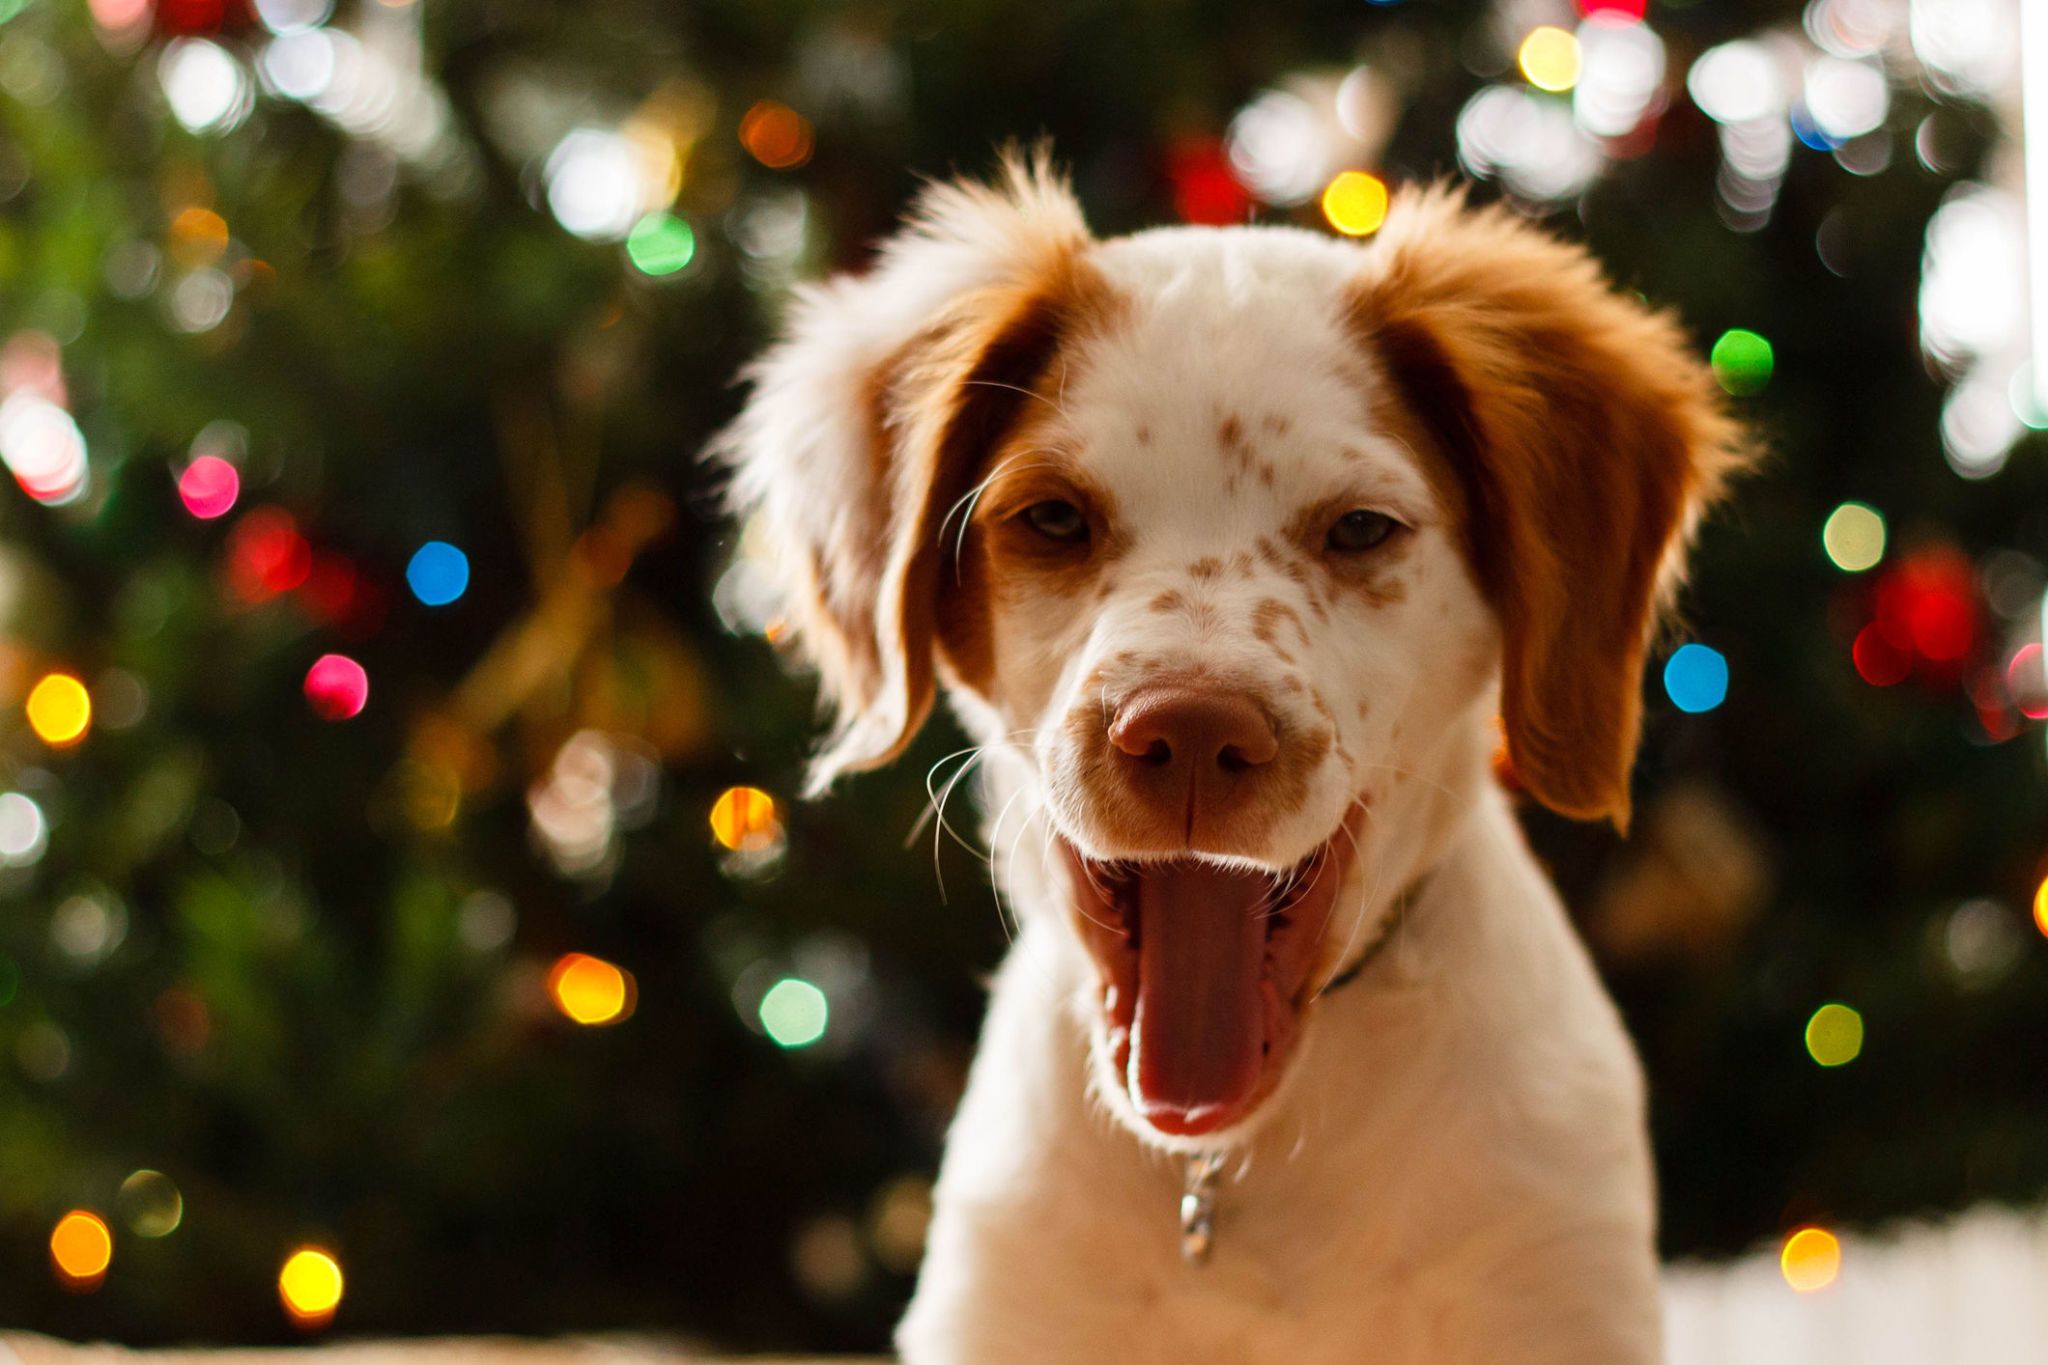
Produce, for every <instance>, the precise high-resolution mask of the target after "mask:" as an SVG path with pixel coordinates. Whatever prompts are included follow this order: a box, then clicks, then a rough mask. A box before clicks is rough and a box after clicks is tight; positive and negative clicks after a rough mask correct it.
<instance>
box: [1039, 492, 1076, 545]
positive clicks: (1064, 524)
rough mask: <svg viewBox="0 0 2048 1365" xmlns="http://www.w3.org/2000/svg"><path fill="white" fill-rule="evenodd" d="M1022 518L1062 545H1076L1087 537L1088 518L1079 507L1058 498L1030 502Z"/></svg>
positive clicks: (1041, 533)
mask: <svg viewBox="0 0 2048 1365" xmlns="http://www.w3.org/2000/svg"><path fill="white" fill-rule="evenodd" d="M1024 520H1025V522H1026V524H1028V525H1029V526H1030V527H1031V529H1032V530H1034V531H1036V532H1038V534H1040V535H1042V536H1044V537H1045V538H1046V539H1047V540H1056V541H1058V542H1059V543H1061V544H1062V545H1078V544H1079V543H1081V542H1082V541H1084V540H1086V539H1088V518H1087V517H1085V516H1083V515H1082V514H1081V509H1080V508H1078V507H1076V506H1074V504H1072V503H1071V502H1065V501H1062V500H1061V499H1059V498H1049V499H1047V500H1046V501H1044V502H1034V503H1032V504H1031V505H1030V506H1029V507H1027V508H1025V509H1024Z"/></svg>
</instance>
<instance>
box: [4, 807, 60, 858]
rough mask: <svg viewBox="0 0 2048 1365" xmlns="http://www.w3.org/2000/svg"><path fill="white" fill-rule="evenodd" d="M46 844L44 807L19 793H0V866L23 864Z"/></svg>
mask: <svg viewBox="0 0 2048 1365" xmlns="http://www.w3.org/2000/svg"><path fill="white" fill-rule="evenodd" d="M49 846H50V826H49V822H48V821H46V820H44V819H43V808H42V807H41V806H38V805H37V804H36V803H35V802H34V801H31V800H30V799H29V798H28V797H26V796H23V795H22V794H21V793H20V792H0V867H26V866H28V865H29V864H30V863H33V862H35V861H37V860H38V859H40V858H41V857H42V856H43V850H44V849H46V848H48V847H49Z"/></svg>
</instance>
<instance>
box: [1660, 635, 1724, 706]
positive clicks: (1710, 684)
mask: <svg viewBox="0 0 2048 1365" xmlns="http://www.w3.org/2000/svg"><path fill="white" fill-rule="evenodd" d="M1664 692H1665V694H1666V695H1667V696H1669V697H1670V698H1671V704H1672V705H1673V706H1676V707H1677V708H1678V709H1679V710H1681V711H1689V712H1692V713H1694V714H1697V713H1699V712H1701V711H1711V710H1713V709H1714V708H1715V707H1717V706H1719V705H1720V704H1721V703H1722V702H1724V701H1726V700H1727V699H1728V660H1727V658H1726V657H1725V656H1724V655H1723V654H1722V653H1721V651H1720V650H1718V649H1715V648H1713V647H1712V646H1710V645H1702V644H1687V645H1680V646H1679V647H1678V648H1677V649H1676V650H1674V651H1672V654H1671V657H1670V658H1669V659H1667V660H1665V662H1664Z"/></svg>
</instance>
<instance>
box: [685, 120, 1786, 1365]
mask: <svg viewBox="0 0 2048 1365" xmlns="http://www.w3.org/2000/svg"><path fill="white" fill-rule="evenodd" d="M749 380H750V383H751V391H750V394H749V397H748V399H747V401H746V403H745V405H744V408H743V410H742V412H741V415H740V416H739V417H738V419H737V420H736V421H735V423H734V424H733V426H732V427H731V428H730V429H729V430H728V432H727V433H726V435H725V436H724V437H723V438H722V439H721V440H720V442H719V443H718V445H717V447H716V455H717V457H718V458H720V459H722V460H723V461H724V462H725V463H726V464H727V465H728V466H729V467H730V469H731V471H732V482H731V488H732V498H733V504H734V507H735V509H736V510H737V512H738V513H739V514H740V515H742V516H745V517H750V518H755V519H757V520H758V524H759V525H760V526H761V527H762V528H763V529H765V530H766V531H767V532H768V533H769V535H770V536H771V537H772V541H773V543H774V544H776V545H779V546H780V547H781V549H782V557H781V565H782V568H781V570H780V572H781V573H782V575H783V578H784V582H783V587H784V589H785V591H786V596H787V602H788V617H787V621H788V627H789V634H790V638H791V639H793V640H794V642H795V643H796V645H797V646H798V647H799V648H800V649H801V650H802V651H803V653H804V655H805V656H806V657H807V659H808V661H809V662H810V663H811V664H812V665H813V666H814V667H815V669H816V671H817V673H818V675H819V678H820V680H821V688H822V696H823V699H824V701H825V703H826V704H827V705H828V706H829V708H830V709H831V711H832V712H833V714H834V715H835V716H836V723H835V725H834V727H833V729H832V730H831V732H830V734H829V736H828V738H827V739H826V740H825V741H824V743H823V745H822V747H821V749H820V751H819V753H818V754H817V756H816V759H815V766H814V768H813V790H814V792H815V791H822V790H823V789H824V787H825V786H826V785H828V784H829V783H830V782H831V781H832V780H833V779H834V778H835V777H836V776H838V775H840V774H843V773H846V772H849V771H852V770H857V769H865V768H870V767H873V766H875V765H878V764H882V763H885V762H887V761H888V760H889V759H891V758H893V757H894V756H896V755H897V754H899V753H900V752H901V751H902V750H903V749H904V747H905V746H906V745H907V744H908V743H909V742H910V740H911V739H912V737H913V736H914V735H915V734H916V732H917V731H918V729H919V728H920V726H921V724H922V723H923V721H924V720H925V718H926V716H927V714H928V713H929V711H930V710H931V708H932V705H933V703H934V700H935V698H936V697H937V696H938V695H940V694H941V692H943V694H944V695H945V696H946V697H947V698H948V699H949V701H950V703H951V705H952V707H953V709H954V710H955V711H956V713H957V714H958V717H959V720H960V722H961V724H962V725H963V726H964V727H965V729H966V731H967V733H968V734H969V736H970V737H971V738H972V739H973V740H974V741H975V742H976V744H977V745H978V750H977V753H976V757H975V761H976V762H977V764H978V767H979V776H980V780H981V783H982V796H983V800H984V803H985V809H986V810H987V811H988V812H989V813H990V815H991V817H992V818H991V819H990V820H989V822H988V825H987V828H986V829H985V831H984V832H985V834H986V836H987V839H988V843H989V846H990V848H991V849H992V854H991V866H992V870H993V875H994V877H995V880H996V884H997V887H998V888H999V891H1000V894H1001V897H1002V899H1003V900H1004V902H1005V903H1006V904H1007V905H1008V906H1009V907H1010V908H1011V910H1012V911H1013V915H1014V919H1015V921H1016V924H1017V933H1016V937H1015V941H1014V943H1013V945H1012V947H1011V949H1010V951H1009V953H1008V956H1007V958H1006V959H1005V961H1004V962H1003V964H1002V966H1001V968H1000V970H999V972H998V973H997V975H996V977H995V980H994V986H993V994H992V999H991V1003H990V1006H989V1010H988V1016H987V1021H986V1024H985V1027H984V1031H983V1034H982V1038H981V1044H980V1049H979V1052H978V1053H977V1056H976V1060H975V1062H974V1064H973V1067H972V1069H971V1073H970V1077H969V1081H968V1086H967V1091H966V1094H965V1097H964V1098H963V1100H962V1102H961V1106H960V1109H959V1112H958V1115H957V1117H956V1118H955V1119H954V1121H953V1124H952V1127H951V1130H950V1134H949V1137H948V1140H947V1147H946V1153H945V1158H944V1161H943V1164H942V1168H941V1171H940V1176H939V1180H938V1184H937V1187H936V1195H935V1213H934V1218H933V1222H932V1226H931V1232H930V1238H929V1244H928V1250H927V1254H926V1258H925V1262H924V1267H923V1270H922V1273H921V1276H920V1279H919V1283H918V1286H917V1289H916V1292H915V1295H914V1297H913V1300H912V1302H911V1305H910V1308H909V1310H908V1313H907V1315H906V1317H905V1318H904V1320H903V1322H902V1324H901V1326H900V1328H899V1331H898V1335H897V1344H898V1347H899V1349H900V1351H901V1354H902V1357H903V1359H904V1360H905V1361H908V1362H911V1365H953V1363H956V1362H957V1363H960V1365H999V1363H1002V1362H1013V1361H1014V1362H1069V1361H1072V1362H1119V1363H1120V1365H1137V1363H1138V1362H1154V1361H1156V1362H1175V1363H1176V1365H1179V1363H1180V1362H1188V1361H1204V1362H1209V1361H1257V1362H1266V1361H1275V1362H1280V1361H1284V1362H1322V1361H1331V1362H1336V1361H1342V1362H1359V1361H1375V1362H1409V1361H1414V1362H1422V1361H1428V1362H1431V1365H1449V1362H1467V1361H1469V1362H1483V1363H1484V1365H1502V1363H1503V1362H1532V1363H1533V1362H1554V1363H1555V1365H1603V1363H1609V1362H1611V1363H1615V1365H1630V1363H1634V1362H1650V1361H1654V1360H1657V1359H1658V1358H1659V1351H1660V1322H1659V1299H1658V1272H1657V1259H1656V1254H1655V1247H1654V1232H1655V1206H1656V1201H1655V1192H1654V1176H1653V1171H1652V1165H1651V1159H1650V1153H1649V1144H1648V1140H1647V1136H1646V1131H1645V1118H1644V1087H1643V1080H1642V1076H1641V1070H1640V1066H1639V1063H1638V1062H1637V1060H1636V1057H1635V1054H1634V1050H1633V1048H1632V1046H1631V1044H1630V1042H1629V1040H1628V1037H1627V1035H1626V1033H1625V1031H1624V1029H1623V1026H1622V1023H1621V1021H1620V1018H1619V1016H1618V1014H1617V1012H1616V1011H1615V1009H1614V1007H1613V1005H1612V1004H1611V1002H1610V1001H1609V999H1608V997H1607V995H1606V994H1605V992H1604V990H1603V989H1602V987H1601V985H1600V983H1599V980H1598V978H1597V976H1596V974H1595V971H1594V969H1593V966H1592V964H1591V961H1590V959H1589V957H1588V955H1587V953H1586V951H1585V950H1584V948H1583V947H1582V945H1581V943H1580V942H1579V940H1578V938H1577V936H1576V934H1575V932H1574V930H1573V928H1572V926H1571V923H1570V921H1569V920H1568V918H1567V916H1566V913H1565V911H1564V909H1563V907H1562V905H1561V903H1560V901H1559V898H1558V896H1557V894H1556V892H1555V890H1554V889H1553V888H1552V886H1551V885H1550V883H1549V881H1548V879H1547V877H1546V876H1545V874H1544V872H1543V870H1542V868H1541V867H1540V866H1539V864H1538V862H1537V860H1536V859H1535V857H1534V856H1533V855H1532V854H1531V852H1530V850H1529V848H1528V846H1527V845H1526V843H1525V842H1524V839H1523V836H1522V834H1521V832H1520V828H1519V826H1518V824H1517V820H1516V816H1515V814H1514V810H1513V806H1512V801H1511V796H1510V794H1509V792H1508V791H1507V790H1506V789H1505V787H1504V783H1503V781H1502V779H1501V772H1502V770H1503V769H1504V768H1506V769H1509V770H1511V774H1512V779H1513V782H1514V783H1515V785H1516V786H1518V787H1519V789H1520V790H1521V791H1522V792H1524V793H1526V795H1527V796H1528V797H1530V798H1533V799H1534V800H1536V801H1538V802H1541V803H1542V804H1543V805H1545V806H1547V807H1549V808H1550V809H1552V810H1555V811H1558V812H1562V813H1563V814H1565V815H1567V816H1571V817H1576V818H1580V819H1585V820H1608V821H1611V822H1613V823H1614V824H1615V825H1616V826H1617V827H1620V828H1622V829H1623V830H1624V831H1625V828H1626V824H1627V820H1628V814H1629V771H1630V767H1631V764H1632V761H1633V757H1634V750H1635V747H1636V741H1637V732H1638V728H1639V718H1640V709H1641V708H1640V688H1641V672H1642V666H1643V660H1644V656H1645V653H1646V651H1647V649H1648V647H1649V643H1650V640H1651V638H1652V635H1653V632H1654V631H1655V629H1656V628H1657V626H1658V624H1659V622H1660V621H1661V619H1662V614H1663V612H1664V610H1665V608H1666V607H1667V606H1668V604H1669V601H1670V599H1671V596H1672V593H1673V591H1674V588H1675V586H1676V585H1677V583H1678V581H1679V578H1680V574H1681V564H1682V559H1683V555H1684V552H1685V550H1686V548H1687V546H1688V545H1689V543H1690V541H1691V539H1692V537H1693V533H1694V530H1695V528H1696V526H1697V524H1698V521H1699V519H1700V516H1701V514H1702V512H1703V511H1704V510H1705V509H1706V508H1707V507H1709V506H1710V505H1711V504H1712V503H1713V502H1714V501H1715V500H1716V499H1717V498H1718V497H1719V496H1720V495H1721V493H1722V492H1723V489H1724V486H1725V485H1726V483H1727V482H1728V480H1729V478H1730V476H1731V475H1733V474H1734V473H1735V472H1737V470H1738V469H1739V468H1740V467H1741V466H1742V465H1743V464H1744V462H1745V460H1746V459H1747V458H1748V453H1749V452H1748V445H1747V442H1746V440H1745V437H1744V434H1743V432H1742V430H1741V429H1740V427H1739V426H1738V424H1737V423H1736V422H1735V421H1734V420H1733V419H1732V418H1731V416H1730V415H1729V413H1728V411H1727V409H1726V407H1725V405H1724V401H1723V400H1722V399H1721V398H1720V396H1719V391H1718V389H1717V388H1716V386H1715V384H1714V382H1713V380H1712V377H1711V374H1710V373H1709V372H1708V370H1707V369H1706V368H1705V367H1704V366H1703V365H1702V364H1701V363H1700V362H1699V360H1698V359H1697V358H1696V356H1695V354H1694V353H1693V351H1692V349H1691V347H1690V346H1689V344H1688V341H1687V339H1686V337H1685V334H1684V332H1683V331H1682V329H1681V328H1680V326H1679V325H1678V324H1677V323H1676V322H1675V321H1674V320H1673V319H1672V318H1670V317H1669V316H1667V315H1665V314H1662V313H1658V312H1655V311H1652V310H1651V309H1650V308H1649V307H1648V306H1646V305H1644V304H1643V303H1641V302H1640V301H1639V300H1638V298H1637V297H1636V296H1634V295H1631V294H1627V293H1623V292H1620V291H1617V290H1616V289H1614V288H1613V287H1611V286H1610V285H1609V284H1608V283H1607V281H1606V280H1605V279H1604V278H1603V276H1602V274H1601V272H1600V270H1599V268H1598V267H1597V265H1596V264H1595V263H1594V261H1593V260H1592V258H1591V257H1590V256H1589V255H1588V254H1587V253H1586V252H1585V251H1584V250H1582V249H1581V248H1579V247H1577V246H1574V245H1570V244H1567V243H1566V242H1564V241H1561V240H1559V239H1557V238H1554V237H1553V236H1551V235H1549V234H1547V233H1546V232H1544V231H1542V230H1541V229H1539V228H1537V227H1535V226H1533V225H1531V224H1529V223H1528V222H1526V221H1525V220H1524V219H1522V218H1520V217H1518V216H1517V215H1515V214H1514V213H1513V212H1511V211H1510V210H1508V209H1505V208H1501V207H1475V206H1473V205H1472V204H1470V203H1469V202H1468V200H1467V198H1466V197H1465V196H1464V194H1463V193H1462V192H1460V191H1457V190H1455V189H1451V188H1447V187H1443V186H1436V187H1428V188H1420V189H1406V190H1403V191H1402V192H1400V193H1399V194H1397V195H1396V196H1395V198H1394V201H1393V203H1392V205H1391V207H1390V209H1389V212H1388V214H1387V217H1386V221H1385V224H1384V226H1383V227H1382V228H1381V229H1380V231H1379V232H1378V233H1377V235H1376V236H1375V237H1374V238H1373V239H1371V240H1370V241H1368V242H1365V243H1359V242H1353V241H1345V240H1340V239H1337V238H1332V237H1327V236H1324V235H1321V234H1317V233H1313V232H1309V231H1306V230H1302V229H1297V228H1292V227H1272V226H1244V227H1229V228H1210V227H1169V228H1160V229H1155V230H1152V231H1148V232H1142V233H1139V234H1136V235H1134V236H1129V237H1123V238H1119V239H1114V240H1106V241H1105V240H1097V239H1096V238H1094V237H1093V236H1091V234H1090V232H1089V230H1088V228H1087V227H1086V226H1085V224H1084V222H1083V220H1082V216H1081V212H1080V210H1079V207H1078V205H1077V203H1076V201H1075V199H1074V197H1073V195H1072V193H1071V191H1070V189H1069V188H1068V187H1067V185H1066V184H1065V182H1064V181H1063V180H1062V179H1061V178H1060V176H1059V175H1058V174H1057V173H1056V172H1055V171H1054V170H1053V169H1051V168H1050V166H1049V164H1048V162H1047V159H1046V157H1045V156H1044V154H1043V153H1034V154H1031V155H1018V154H1011V155H1009V156H1007V157H1006V158H1005V160H1004V163H1003V166H1002V169H1001V171H1000V173H999V174H998V175H997V176H996V177H995V178H994V179H993V180H992V181H990V182H988V183H969V182H960V183H948V184H943V185H938V186H935V187H932V188H930V189H928V190H927V191H926V192H925V193H924V195H923V197H922V198H921V200H920V201H919V202H918V204H917V206H916V208H915V210H914V211H913V212H912V213H911V214H910V216H909V218H908V220H907V224H906V226H905V227H904V228H903V229H902V230H901V231H900V232H899V233H898V234H897V235H896V236H894V237H893V238H892V239H890V240H888V241H887V242H886V243H884V244H883V245H882V247H881V249H880V252H879V256H878V259H877V261H876V262H875V264H874V266H873V268H872V269H871V270H869V271H868V272H866V273H865V274H863V275H860V276H857V277H852V276H849V277H841V278H836V279H833V280H830V281H828V282H826V283H823V284H819V285H816V286H813V287H809V288H806V289H803V290H801V291H799V292H798V293H797V295H796V296H795V298H794V301H793V303H792V305H791V307H790V309H789V312H788V317H787V326H786V330H785V331H784V333H783V335H782V337H781V339H780V341H779V342H777V343H776V344H774V345H773V347H772V349H770V350H768V351H767V352H766V353H765V355H764V356H763V357H762V358H761V359H760V360H759V361H758V362H757V363H756V365H755V366H754V367H753V368H752V370H751V371H750V374H749ZM1503 742H1504V747H1505V754H1504V755H1497V753H1496V750H1497V748H1499V747H1500V746H1501V745H1502V743H1503Z"/></svg>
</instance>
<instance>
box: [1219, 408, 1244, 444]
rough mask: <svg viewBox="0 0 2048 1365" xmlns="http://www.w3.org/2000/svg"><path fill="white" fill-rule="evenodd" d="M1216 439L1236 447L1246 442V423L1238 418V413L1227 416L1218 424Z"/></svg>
mask: <svg viewBox="0 0 2048 1365" xmlns="http://www.w3.org/2000/svg"><path fill="white" fill-rule="evenodd" d="M1216 439H1217V440H1219V441H1221V442H1222V443H1223V444H1224V445H1225V446H1226V447H1236V446H1241V445H1243V444H1244V423H1243V422H1241V421H1239V420H1238V418H1237V414H1236V413H1232V414H1231V415H1230V416H1228V417H1225V418H1224V419H1223V421H1222V422H1221V423H1219V424H1218V425H1217V427H1216Z"/></svg>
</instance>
